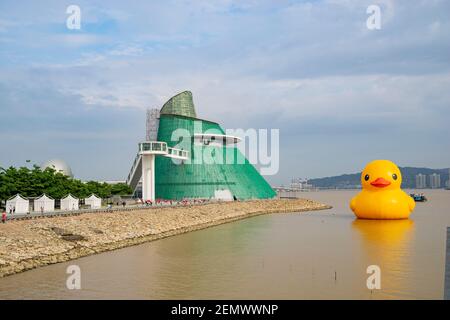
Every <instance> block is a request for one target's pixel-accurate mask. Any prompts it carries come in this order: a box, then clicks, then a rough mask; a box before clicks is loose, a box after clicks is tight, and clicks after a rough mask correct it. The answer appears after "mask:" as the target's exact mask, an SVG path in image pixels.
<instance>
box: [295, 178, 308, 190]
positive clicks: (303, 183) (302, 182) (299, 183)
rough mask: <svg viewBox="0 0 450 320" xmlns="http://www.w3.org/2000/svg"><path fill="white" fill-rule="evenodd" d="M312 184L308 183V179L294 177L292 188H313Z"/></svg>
mask: <svg viewBox="0 0 450 320" xmlns="http://www.w3.org/2000/svg"><path fill="white" fill-rule="evenodd" d="M312 187H313V186H312V185H311V184H309V183H308V179H302V178H294V179H292V180H291V189H292V190H304V189H312Z"/></svg>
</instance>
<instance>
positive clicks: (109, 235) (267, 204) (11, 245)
mask: <svg viewBox="0 0 450 320" xmlns="http://www.w3.org/2000/svg"><path fill="white" fill-rule="evenodd" d="M328 208H330V207H329V206H327V205H323V204H320V203H317V202H314V201H311V200H304V199H295V200H255V201H245V202H224V203H212V204H206V205H191V206H185V207H166V208H164V207H162V208H152V209H148V210H134V211H115V212H112V213H90V214H88V213H86V214H80V215H76V216H63V217H61V216H59V217H48V218H37V219H32V220H17V221H9V222H8V223H6V224H0V277H4V276H7V275H11V274H15V273H19V272H23V271H26V270H30V269H34V268H37V267H40V266H45V265H49V264H53V263H58V262H64V261H69V260H72V259H76V258H80V257H83V256H87V255H91V254H95V253H100V252H104V251H110V250H115V249H119V248H124V247H128V246H132V245H137V244H141V243H144V242H148V241H153V240H157V239H161V238H165V237H169V236H173V235H177V234H181V233H185V232H189V231H194V230H199V229H203V228H207V227H211V226H215V225H219V224H223V223H227V222H232V221H236V220H240V219H244V218H249V217H253V216H257V215H261V214H268V213H286V212H302V211H311V210H322V209H328Z"/></svg>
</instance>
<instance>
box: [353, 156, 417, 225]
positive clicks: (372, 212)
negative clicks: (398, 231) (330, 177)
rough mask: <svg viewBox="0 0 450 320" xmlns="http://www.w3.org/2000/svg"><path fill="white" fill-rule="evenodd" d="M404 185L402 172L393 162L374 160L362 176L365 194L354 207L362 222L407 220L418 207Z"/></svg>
mask: <svg viewBox="0 0 450 320" xmlns="http://www.w3.org/2000/svg"><path fill="white" fill-rule="evenodd" d="M401 184H402V175H401V173H400V169H399V168H398V167H397V166H396V165H395V164H394V163H393V162H391V161H388V160H375V161H372V162H370V163H369V164H368V165H367V166H366V167H365V168H364V170H363V172H362V174H361V185H362V191H361V192H360V193H359V194H358V195H356V197H354V198H353V199H352V200H351V202H350V208H351V209H352V211H353V212H354V213H355V215H356V216H357V217H358V218H360V219H407V218H408V217H409V215H410V213H411V212H412V211H413V210H414V207H415V205H416V204H415V202H414V200H413V199H412V198H411V197H410V196H409V195H407V194H406V193H405V192H403V191H402V190H401V189H400V186H401Z"/></svg>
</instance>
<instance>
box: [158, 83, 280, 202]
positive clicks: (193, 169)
mask: <svg viewBox="0 0 450 320" xmlns="http://www.w3.org/2000/svg"><path fill="white" fill-rule="evenodd" d="M202 134H205V136H206V137H207V139H205V138H204V136H202ZM227 139H228V140H229V136H228V137H227V136H225V132H224V130H223V129H222V128H221V127H220V125H219V124H217V123H215V122H211V121H207V120H201V119H198V118H197V115H196V112H195V107H194V103H193V99H192V93H191V92H189V91H185V92H182V93H180V94H178V95H176V96H174V97H172V98H171V99H170V100H169V101H167V102H166V103H165V104H164V106H163V107H162V109H161V111H160V119H159V128H158V139H157V140H158V141H163V142H166V143H167V145H168V146H169V147H176V148H182V149H184V150H187V151H189V157H190V161H179V162H175V161H173V159H171V158H167V157H157V158H156V159H155V161H156V162H155V192H156V198H160V199H177V200H180V199H184V198H204V199H210V198H218V195H219V198H220V195H225V196H227V195H228V197H231V199H239V200H246V199H266V198H273V197H274V196H275V192H274V191H273V189H272V188H271V187H270V185H269V184H268V183H267V182H266V180H265V179H264V178H263V177H262V176H261V175H260V174H259V172H258V171H257V170H256V169H255V168H254V167H253V165H252V164H250V163H249V162H248V160H247V159H246V158H245V157H244V155H242V153H241V152H240V151H239V150H238V148H237V146H236V144H235V143H231V144H230V143H228V140H227ZM219 140H220V141H219ZM226 140H227V143H226ZM183 146H184V148H183Z"/></svg>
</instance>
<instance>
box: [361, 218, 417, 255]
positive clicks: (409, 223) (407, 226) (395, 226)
mask: <svg viewBox="0 0 450 320" xmlns="http://www.w3.org/2000/svg"><path fill="white" fill-rule="evenodd" d="M352 227H353V228H354V229H357V230H358V231H359V233H360V234H361V235H362V237H363V240H364V241H365V242H367V243H374V244H378V245H382V246H383V248H385V246H389V245H398V244H400V243H402V242H404V241H405V236H406V235H407V234H408V233H409V231H411V230H412V229H413V227H414V221H413V220H410V219H401V220H361V219H356V220H355V221H353V223H352Z"/></svg>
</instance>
